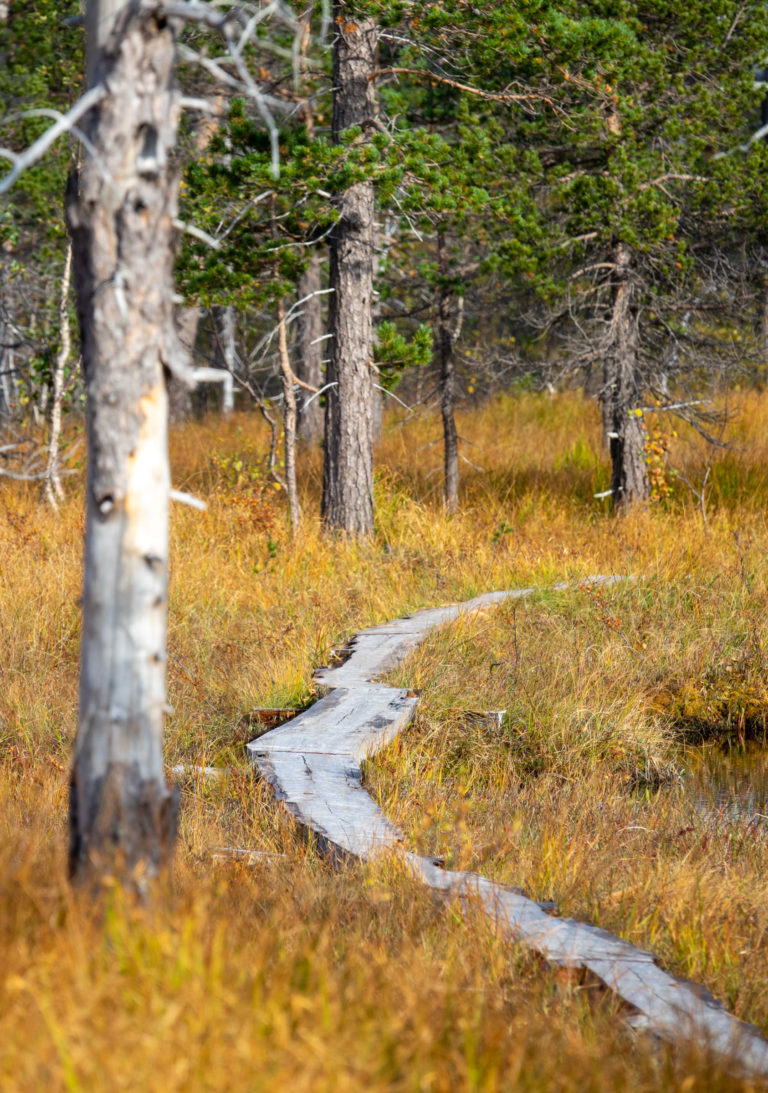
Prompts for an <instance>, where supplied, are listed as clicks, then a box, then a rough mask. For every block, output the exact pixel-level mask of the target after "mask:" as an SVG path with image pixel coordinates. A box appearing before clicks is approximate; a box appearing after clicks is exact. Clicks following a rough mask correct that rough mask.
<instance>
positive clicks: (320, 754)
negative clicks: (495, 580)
mask: <svg viewBox="0 0 768 1093" xmlns="http://www.w3.org/2000/svg"><path fill="white" fill-rule="evenodd" d="M617 580H622V578H620V577H591V578H588V580H587V581H581V582H577V583H578V584H585V583H590V584H598V585H607V584H612V583H613V582H614V581H617ZM568 587H572V586H571V585H569V584H567V583H562V584H558V585H554V586H552V590H555V591H558V590H560V591H561V590H564V589H566V588H568ZM535 591H538V590H537V589H533V588H523V589H515V590H512V591H504V592H489V593H487V594H486V595H484V596H477V597H476V598H475V599H473V600H468V601H467V602H466V603H461V604H452V605H450V606H448V607H439V608H431V609H428V610H426V611H419V612H418V613H417V614H415V615H411V616H408V617H406V618H402V619H395V620H394V621H392V622H387V623H384V624H383V625H381V626H373V627H370V628H369V629H367V630H362V631H361V632H360V633H359V634H357V635H356V636H355V637H354V638H353V640H352V641H351V642H350V648H351V650H352V652H351V655H350V657H349V658H348V659H347V660H346V661H345V662H344V663H343V664H341V665H340V666H339V667H337V668H323V669H321V670H320V671H318V672H317V673H316V676H315V678H316V679H317V681H318V682H319V683H321V684H322V685H323V686H324V687H327V688H329V693H328V694H327V695H326V696H325V698H322V699H320V701H319V702H316V703H315V705H314V706H312V707H311V708H310V709H309V710H307V711H305V712H304V713H303V714H300V715H299V716H298V717H297V718H295V719H294V720H293V721H290V722H288V723H286V724H284V725H281V726H280V727H279V728H276V729H273V730H272V731H270V732H268V733H265V734H264V735H263V736H261V737H259V738H258V739H257V740H254V741H253V742H252V743H250V744H249V745H248V750H249V752H250V755H251V758H252V760H253V762H254V763H255V764H256V766H257V767H258V769H259V771H260V772H261V774H262V776H263V777H265V778H266V779H267V780H268V781H269V782H270V784H271V785H272V786H273V788H274V790H275V793H276V795H277V797H278V798H279V799H280V800H281V801H282V802H283V803H284V805H285V807H286V808H287V809H288V810H289V812H290V813H291V814H292V815H293V816H294V817H295V819H296V820H297V821H298V822H299V823H300V824H302V825H304V826H306V827H308V828H310V829H311V830H312V831H313V832H314V833H315V834H316V836H317V837H318V840H319V842H320V845H321V847H322V848H323V849H324V851H325V852H327V853H329V854H331V855H334V856H338V857H347V856H353V857H357V858H361V859H364V860H367V859H370V858H372V857H373V856H375V855H376V854H380V853H382V852H389V853H391V852H392V851H393V850H395V851H397V852H399V853H400V854H401V857H402V860H403V861H404V862H405V864H406V865H407V866H408V868H409V869H410V870H411V871H412V872H413V873H414V874H415V875H416V876H418V877H419V878H420V879H421V880H422V881H423V882H424V883H425V884H427V885H429V886H430V887H431V888H434V889H437V890H439V891H441V892H444V893H446V894H447V895H449V896H453V897H456V898H458V899H460V900H461V901H462V902H464V903H469V902H477V901H479V902H480V903H481V905H482V906H483V907H484V909H485V911H486V912H487V914H488V915H490V916H492V917H493V918H494V919H495V920H496V922H497V923H498V924H499V925H500V927H501V928H503V929H504V930H506V931H507V932H508V933H509V935H510V936H511V937H512V938H514V939H515V940H516V941H520V942H522V943H523V944H525V945H527V946H529V947H530V948H531V949H533V950H534V951H535V952H537V953H539V954H540V955H541V956H543V957H544V958H545V960H547V961H548V962H550V963H552V964H559V965H563V966H566V967H575V968H585V969H587V970H589V971H590V972H592V973H593V974H594V975H596V976H597V977H598V978H599V979H600V980H601V981H602V982H603V983H604V984H605V985H606V986H607V987H609V988H610V989H611V990H612V991H614V993H615V994H616V995H617V996H618V997H619V998H621V999H623V1000H624V1002H626V1003H627V1004H628V1005H629V1006H630V1007H631V1009H632V1013H631V1014H630V1016H629V1018H628V1021H629V1023H630V1024H631V1025H632V1026H633V1027H635V1028H642V1029H645V1030H647V1031H649V1032H652V1033H654V1034H656V1035H657V1036H660V1037H663V1038H664V1039H666V1040H669V1041H674V1042H681V1041H689V1042H693V1043H695V1044H698V1045H700V1046H702V1047H704V1048H705V1049H707V1050H709V1051H711V1052H713V1053H715V1054H717V1055H720V1056H724V1057H726V1058H727V1059H729V1060H730V1061H731V1063H732V1065H734V1066H735V1067H736V1068H737V1069H739V1070H742V1071H744V1072H746V1073H748V1074H753V1075H756V1076H758V1075H759V1076H768V1042H766V1040H764V1039H763V1038H762V1037H761V1036H760V1034H759V1032H758V1031H757V1029H756V1028H754V1027H753V1026H751V1025H747V1024H745V1023H744V1022H743V1021H739V1020H738V1019H737V1018H735V1017H734V1016H733V1015H732V1014H730V1013H728V1012H727V1011H726V1010H725V1009H723V1007H722V1006H721V1005H720V1004H719V1003H718V1002H716V1001H715V999H713V998H712V997H711V996H710V995H709V993H708V992H707V991H705V990H704V989H703V988H702V987H700V986H698V985H697V984H694V983H688V982H686V981H684V980H680V979H677V978H676V977H674V976H672V975H670V974H668V973H667V972H665V971H663V969H661V968H660V967H659V966H658V965H657V964H656V961H655V958H654V957H653V956H652V955H651V954H650V953H647V952H643V951H642V950H641V949H637V948H635V946H633V945H630V944H629V943H628V942H626V941H623V940H622V939H621V938H619V937H616V936H614V935H613V934H610V933H608V932H607V931H605V930H602V929H599V928H598V927H596V926H591V925H589V924H588V923H584V922H577V921H575V920H574V919H567V918H557V917H554V916H553V915H550V914H547V913H546V911H545V910H542V908H541V906H540V905H539V904H538V903H536V902H535V901H534V900H531V899H528V898H527V897H526V896H524V895H522V894H521V893H520V892H518V891H516V890H514V889H510V888H508V887H505V886H504V885H500V884H496V883H494V882H493V881H491V880H489V879H488V878H487V877H483V876H480V875H478V874H476V873H465V872H456V871H451V870H447V869H443V868H441V867H440V866H439V865H438V864H437V863H436V862H435V861H434V860H433V859H431V858H425V857H420V856H419V855H417V854H412V853H407V852H406V851H405V850H404V849H403V843H404V837H403V834H402V832H401V831H400V830H399V829H398V828H397V827H396V826H395V825H394V824H392V823H391V822H390V821H389V820H388V819H387V817H386V816H385V815H384V813H383V812H382V810H381V809H380V808H379V807H378V805H377V804H376V803H375V802H374V801H373V800H372V799H371V797H370V796H369V795H368V793H367V792H366V790H365V789H364V788H363V784H362V772H361V769H360V763H361V762H362V761H363V760H364V759H366V758H367V757H368V756H370V755H373V754H375V752H377V751H379V750H380V749H381V748H383V747H385V746H386V744H388V743H389V742H390V741H391V740H392V739H394V737H395V736H397V734H398V733H399V732H400V731H401V729H402V728H403V727H404V726H405V725H406V724H407V723H408V722H409V721H410V720H411V718H412V717H413V714H414V711H415V708H416V704H417V702H418V699H417V698H416V697H414V696H413V695H411V694H409V692H408V691H406V690H403V689H401V688H397V687H388V686H386V685H385V684H382V683H377V682H376V677H377V676H380V675H382V674H383V673H384V672H386V671H388V670H389V669H390V668H392V667H393V666H394V665H396V664H397V663H398V662H399V661H401V660H402V659H403V658H404V657H405V656H406V655H407V654H408V653H409V652H410V651H411V650H412V649H413V648H414V647H415V646H416V645H418V643H419V642H420V641H422V640H423V639H424V638H425V637H426V635H427V634H428V633H429V631H431V630H432V629H434V627H436V626H440V625H442V624H443V623H446V622H450V621H451V620H453V619H456V618H459V617H460V616H462V615H467V614H470V613H472V612H475V611H478V610H482V609H484V608H488V607H492V606H493V605H494V604H498V603H502V602H505V601H509V600H514V599H521V598H523V597H525V596H530V595H531V594H532V593H533V592H535Z"/></svg>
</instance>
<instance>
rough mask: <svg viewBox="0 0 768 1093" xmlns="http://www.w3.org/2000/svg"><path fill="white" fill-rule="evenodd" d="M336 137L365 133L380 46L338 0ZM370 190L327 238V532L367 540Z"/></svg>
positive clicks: (344, 208) (353, 201) (346, 199)
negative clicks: (354, 131) (355, 129)
mask: <svg viewBox="0 0 768 1093" xmlns="http://www.w3.org/2000/svg"><path fill="white" fill-rule="evenodd" d="M333 10H334V17H335V28H336V30H335V39H334V49H333V89H334V96H333V136H334V140H335V141H339V139H340V137H341V134H342V133H343V132H344V131H345V130H346V129H349V127H350V126H353V125H361V126H363V127H364V129H365V128H366V122H367V121H369V120H370V119H371V118H373V116H374V113H375V94H374V84H373V79H372V77H373V72H374V68H375V54H376V41H377V28H376V24H375V23H374V22H373V21H372V20H370V19H364V20H360V21H353V20H352V17H351V14H350V17H349V19H348V18H347V5H346V4H345V3H343V2H342V0H335V2H334V6H333ZM373 213H374V197H373V186H372V184H370V183H368V182H361V183H358V184H357V185H354V186H351V187H350V188H349V189H348V190H347V191H346V192H345V193H344V195H343V198H342V200H341V205H340V209H339V221H338V223H337V224H336V226H335V227H334V230H333V232H332V233H331V236H330V287H331V289H332V292H331V297H330V302H329V330H330V334H331V339H330V360H329V364H328V374H327V382H328V383H329V384H333V386H332V387H330V388H329V390H328V392H327V395H326V415H325V462H324V467H323V519H324V522H325V524H326V526H327V527H329V528H331V529H333V530H337V531H343V532H347V533H348V534H351V535H357V536H365V535H370V534H372V532H373V439H372V405H371V403H372V396H373V369H372V357H373V331H372V322H371V302H372V295H373Z"/></svg>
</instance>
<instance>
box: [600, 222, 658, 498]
mask: <svg viewBox="0 0 768 1093" xmlns="http://www.w3.org/2000/svg"><path fill="white" fill-rule="evenodd" d="M616 265H617V274H616V280H615V286H614V295H613V310H612V315H611V322H610V328H609V332H608V343H609V347H608V351H607V354H606V357H605V361H604V380H605V382H604V384H603V391H602V411H603V428H604V431H605V435H606V439H607V440H608V444H609V449H610V453H611V491H612V493H611V495H612V499H613V507H614V508H615V509H616V510H620V509H625V508H627V507H628V506H629V505H632V504H634V503H635V502H637V501H647V500H648V498H649V497H650V495H651V487H650V481H649V478H648V468H647V466H646V462H645V438H646V430H645V421H644V419H643V414H642V412H641V410H640V396H641V393H642V391H641V385H640V368H639V359H638V330H637V314H636V312H635V309H634V307H633V296H634V285H633V281H632V267H631V252H630V250H629V248H628V247H626V246H625V245H624V244H621V245H620V246H619V247H618V248H617V252H616Z"/></svg>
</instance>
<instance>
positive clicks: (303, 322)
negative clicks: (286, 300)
mask: <svg viewBox="0 0 768 1093" xmlns="http://www.w3.org/2000/svg"><path fill="white" fill-rule="evenodd" d="M320 289H321V284H320V255H319V254H317V252H316V251H313V252H312V255H311V257H310V259H309V265H308V266H307V268H306V270H305V272H304V275H303V277H302V278H301V280H300V281H299V299H300V300H303V301H304V302H303V304H302V305H301V309H300V310H301V314H300V315H299V320H298V330H297V336H296V341H297V348H298V354H297V357H298V359H297V361H296V375H297V376H298V378H299V379H300V380H303V382H304V383H307V384H309V385H310V387H316V388H318V390H319V389H320V387H322V385H323V346H324V345H325V342H324V341H323V334H324V333H325V327H324V324H323V303H322V301H323V298H322V296H320V295H319V293H320ZM298 415H299V419H298V431H299V435H300V436H301V437H302V438H303V439H304V440H306V441H307V443H308V444H318V443H319V442H320V441H321V440H322V439H323V416H324V415H323V408H322V406H321V405H320V399H319V398H313V397H312V393H311V392H310V391H306V390H303V391H301V392H300V394H299V398H298Z"/></svg>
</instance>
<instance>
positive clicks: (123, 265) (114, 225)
mask: <svg viewBox="0 0 768 1093" xmlns="http://www.w3.org/2000/svg"><path fill="white" fill-rule="evenodd" d="M86 26H87V31H88V35H87V37H88V42H87V55H88V72H89V81H90V83H91V85H92V86H93V85H94V84H96V83H102V84H103V85H104V88H105V90H104V93H103V95H102V96H101V97H100V98H99V100H98V104H97V105H96V106H94V107H93V109H92V110H91V112H90V114H89V115H88V116H87V119H86V121H85V122H84V123H83V127H84V129H85V130H86V131H87V134H88V138H89V140H88V144H87V149H86V153H85V160H84V163H83V166H82V169H81V170H80V172H79V176H77V177H74V176H73V178H72V179H71V180H70V184H69V187H68V195H67V197H68V201H67V218H68V222H69V228H70V232H71V236H72V251H73V269H74V280H75V286H76V290H77V306H78V317H79V321H80V329H81V334H82V352H83V373H84V377H85V386H86V394H87V427H88V483H87V515H86V538H85V577H84V585H83V630H82V643H81V671H80V714H79V723H78V730H77V739H76V743H75V758H74V763H73V768H72V787H71V793H70V835H71V841H70V870H71V872H72V874H73V875H74V876H77V877H80V878H83V877H85V876H87V875H88V874H89V873H92V874H94V875H95V876H100V875H103V874H105V873H108V874H113V873H115V872H117V873H118V874H119V875H123V876H126V877H129V878H130V877H131V876H132V875H133V874H134V867H136V866H141V868H140V869H139V870H138V871H137V873H136V876H137V877H138V876H142V877H143V876H147V875H151V874H152V873H154V872H156V871H157V869H158V867H159V865H160V864H161V863H162V862H164V861H166V860H167V859H168V857H169V855H170V853H171V851H172V848H173V843H174V833H175V794H173V793H172V792H171V791H169V790H168V788H167V787H166V785H165V779H164V775H163V755H162V734H163V719H164V713H165V709H166V693H165V634H166V617H167V584H168V494H169V486H170V481H169V478H170V476H169V469H168V445H167V415H168V411H167V394H166V385H165V374H166V373H167V372H173V371H174V370H175V369H178V368H179V366H180V362H181V359H182V357H183V354H182V352H181V348H180V345H179V342H178V337H177V334H176V330H175V327H174V321H173V304H172V299H173V262H174V250H175V239H176V229H175V228H174V221H175V218H176V213H177V189H178V177H177V169H176V164H175V162H174V159H173V153H174V148H175V144H176V132H177V123H178V112H179V106H178V98H177V95H176V92H175V89H174V72H175V63H176V33H177V29H178V28H177V27H176V26H175V25H174V24H173V21H172V20H168V19H166V18H161V17H160V15H159V14H158V13H157V12H154V11H150V10H149V9H144V8H140V7H139V6H138V5H135V4H132V3H128V2H126V0H89V2H88V4H87V14H86Z"/></svg>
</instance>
